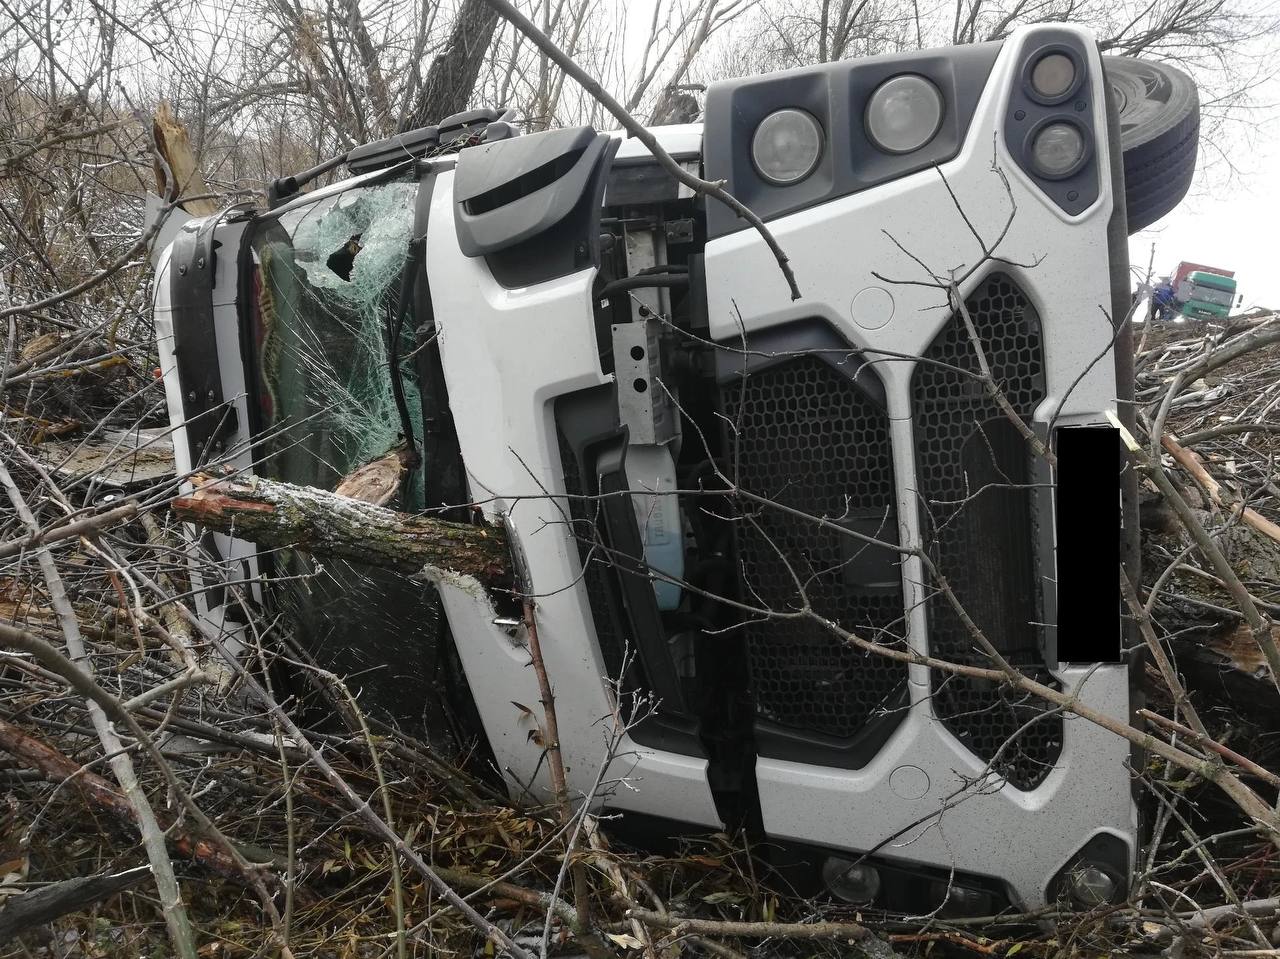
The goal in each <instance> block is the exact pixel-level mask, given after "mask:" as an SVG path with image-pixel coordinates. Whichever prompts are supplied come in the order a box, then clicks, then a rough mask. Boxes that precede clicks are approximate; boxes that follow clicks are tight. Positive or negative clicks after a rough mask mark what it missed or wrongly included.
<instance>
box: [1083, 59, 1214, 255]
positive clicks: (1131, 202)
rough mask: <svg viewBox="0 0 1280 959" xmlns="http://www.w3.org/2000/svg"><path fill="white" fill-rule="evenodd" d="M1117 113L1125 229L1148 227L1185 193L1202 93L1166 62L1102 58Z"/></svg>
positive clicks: (1192, 165) (1192, 164)
mask: <svg viewBox="0 0 1280 959" xmlns="http://www.w3.org/2000/svg"><path fill="white" fill-rule="evenodd" d="M1102 68H1103V71H1104V72H1105V73H1106V77H1107V83H1108V85H1109V86H1110V88H1111V93H1112V95H1113V96H1114V97H1115V100H1116V109H1117V111H1118V113H1119V115H1120V149H1121V152H1122V153H1123V154H1124V192H1125V207H1126V211H1127V213H1128V216H1129V233H1130V234H1133V233H1137V232H1138V231H1139V230H1141V229H1143V228H1145V227H1148V226H1150V225H1151V224H1152V223H1154V222H1155V221H1156V220H1158V219H1160V217H1162V216H1164V215H1165V214H1166V213H1168V212H1169V211H1170V210H1172V209H1173V208H1174V207H1175V206H1177V205H1178V203H1179V202H1180V201H1181V200H1182V198H1183V197H1184V196H1186V195H1187V190H1188V189H1190V187H1191V176H1192V174H1194V173H1195V169H1196V145H1197V143H1198V140H1199V135H1200V98H1199V96H1198V95H1197V93H1196V85H1195V82H1194V81H1193V80H1192V79H1191V78H1190V77H1189V76H1187V75H1186V74H1185V73H1183V72H1182V71H1181V70H1177V69H1174V68H1173V67H1171V66H1169V65H1167V64H1164V63H1152V62H1150V61H1147V60H1135V59H1133V58H1131V57H1103V58H1102Z"/></svg>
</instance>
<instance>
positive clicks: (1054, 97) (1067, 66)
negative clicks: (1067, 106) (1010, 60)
mask: <svg viewBox="0 0 1280 959" xmlns="http://www.w3.org/2000/svg"><path fill="white" fill-rule="evenodd" d="M1076 76H1077V72H1076V62H1075V61H1074V60H1072V59H1071V58H1070V57H1069V56H1067V55H1066V54H1065V53H1058V52H1056V51H1055V52H1053V53H1046V54H1045V55H1044V56H1042V57H1041V58H1040V59H1039V60H1037V61H1036V62H1035V63H1034V64H1033V65H1032V67H1031V89H1032V90H1033V91H1035V93H1036V94H1037V95H1038V96H1040V97H1042V98H1043V99H1044V100H1047V101H1049V102H1051V103H1056V102H1057V101H1059V100H1061V99H1062V98H1063V97H1065V96H1066V95H1067V94H1069V93H1070V92H1071V91H1072V90H1074V89H1075V86H1076Z"/></svg>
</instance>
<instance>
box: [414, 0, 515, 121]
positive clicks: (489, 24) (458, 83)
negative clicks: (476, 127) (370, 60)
mask: <svg viewBox="0 0 1280 959" xmlns="http://www.w3.org/2000/svg"><path fill="white" fill-rule="evenodd" d="M497 23H498V12H497V10H495V9H494V8H493V7H491V6H490V5H489V4H488V3H487V2H486V0H463V3H462V6H461V7H460V8H459V10H458V16H457V19H456V20H454V21H453V32H452V33H451V34H450V35H449V42H448V43H447V44H446V45H445V48H444V49H443V50H442V51H441V52H440V55H439V56H437V57H436V58H435V60H433V61H432V62H431V69H430V70H429V71H427V78H426V80H425V81H424V82H423V84H422V93H421V94H420V95H419V97H418V102H417V103H415V104H414V106H413V110H412V111H411V112H410V114H409V116H408V118H407V122H406V124H405V127H406V129H413V128H414V127H425V126H427V125H428V124H432V123H439V122H440V121H441V120H443V119H444V118H445V117H447V116H450V115H451V114H454V113H458V112H460V111H462V110H465V109H466V108H467V104H468V103H469V102H470V101H471V94H472V92H473V91H474V90H475V87H476V78H477V77H479V76H480V67H481V66H482V65H483V64H484V60H485V55H486V54H487V53H488V52H489V45H490V44H491V43H492V41H493V29H494V27H495V26H497Z"/></svg>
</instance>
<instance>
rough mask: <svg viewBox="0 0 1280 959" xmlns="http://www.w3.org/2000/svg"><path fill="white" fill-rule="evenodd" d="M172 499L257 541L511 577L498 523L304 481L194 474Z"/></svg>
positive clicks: (394, 565)
mask: <svg viewBox="0 0 1280 959" xmlns="http://www.w3.org/2000/svg"><path fill="white" fill-rule="evenodd" d="M193 481H194V482H195V483H196V485H197V487H198V488H197V490H196V491H195V493H193V494H192V495H191V496H180V497H178V498H177V499H175V500H174V501H173V511H174V513H175V514H176V515H177V516H178V518H179V519H181V520H183V521H185V522H188V523H195V524H196V525H198V526H203V527H205V528H206V529H212V530H217V531H218V532H222V533H231V534H234V535H236V536H239V537H242V538H243V539H247V540H252V541H254V542H255V543H257V544H258V545H259V546H263V547H292V548H295V549H300V550H304V551H306V552H310V553H316V554H318V555H322V556H333V557H337V558H338V559H345V560H350V561H352V562H357V563H367V564H369V565H371V566H380V567H384V568H387V569H397V570H400V571H401V572H404V573H421V574H423V575H425V576H427V577H429V578H434V579H439V578H449V577H456V576H469V577H472V578H474V579H475V580H477V581H478V582H479V583H480V584H481V585H483V586H485V587H486V588H490V589H492V588H501V587H504V586H508V585H510V583H511V573H510V557H509V554H508V552H507V539H506V535H505V534H504V532H503V530H502V529H501V527H497V526H470V525H467V524H465V523H450V522H446V521H445V520H440V519H433V518H431V517H427V516H411V515H409V514H407V513H397V512H395V511H394V510H389V509H385V508H383V507H381V506H374V505H372V504H370V503H362V502H360V501H359V500H354V499H350V498H348V497H346V496H340V495H338V494H337V493H330V492H327V491H325V490H321V489H314V488H312V487H308V486H292V485H290V484H288V483H277V482H275V481H273V480H268V479H262V478H260V477H253V478H235V479H221V480H219V479H213V478H210V477H207V476H204V477H200V476H197V477H195V478H194V480H193Z"/></svg>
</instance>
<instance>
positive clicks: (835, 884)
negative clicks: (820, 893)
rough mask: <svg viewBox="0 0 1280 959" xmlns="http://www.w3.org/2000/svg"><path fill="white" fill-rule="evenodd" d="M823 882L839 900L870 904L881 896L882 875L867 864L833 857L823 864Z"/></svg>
mask: <svg viewBox="0 0 1280 959" xmlns="http://www.w3.org/2000/svg"><path fill="white" fill-rule="evenodd" d="M822 881H823V882H824V883H826V886H827V889H829V890H830V891H831V894H832V895H833V896H835V897H836V898H837V899H843V900H844V901H845V902H851V903H864V904H865V903H869V902H872V901H873V900H874V899H875V898H876V896H878V895H879V894H880V873H879V871H878V870H877V869H876V867H875V866H872V865H869V864H867V863H865V862H860V863H853V862H850V861H849V860H848V859H841V858H840V857H839V856H831V857H830V858H829V859H827V861H826V862H824V863H823V864H822Z"/></svg>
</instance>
